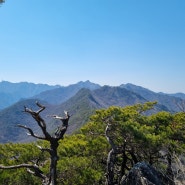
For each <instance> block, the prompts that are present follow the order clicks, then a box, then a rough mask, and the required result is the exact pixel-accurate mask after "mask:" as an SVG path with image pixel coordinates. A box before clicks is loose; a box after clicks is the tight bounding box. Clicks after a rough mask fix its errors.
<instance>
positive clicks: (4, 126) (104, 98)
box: [0, 86, 182, 143]
mask: <svg viewBox="0 0 185 185" xmlns="http://www.w3.org/2000/svg"><path fill="white" fill-rule="evenodd" d="M131 87H133V88H135V89H134V90H128V89H127V88H125V87H110V86H103V87H100V88H98V89H95V90H90V89H86V88H82V89H80V90H79V91H78V92H77V93H76V94H75V95H74V96H72V97H71V98H69V99H68V100H67V101H65V102H63V103H61V104H58V105H51V104H49V103H47V102H46V101H43V100H39V99H38V98H37V99H25V100H22V101H19V102H17V103H15V104H14V105H12V106H10V107H8V108H6V109H4V110H2V111H0V142H1V143H4V142H26V141H30V139H32V137H28V136H26V133H25V130H23V129H21V128H17V127H15V126H16V124H19V123H20V124H25V125H27V126H29V127H30V128H32V129H33V130H34V131H35V132H37V133H38V134H39V135H40V134H42V133H41V131H40V128H39V127H38V125H37V123H36V122H35V121H34V120H33V118H32V117H31V116H30V115H29V114H26V113H24V112H22V111H23V109H24V106H27V107H29V108H32V109H33V110H38V107H36V105H35V101H36V100H37V101H39V102H41V103H42V104H43V105H45V106H46V109H45V110H44V111H43V112H42V114H41V116H42V117H43V119H45V121H46V123H47V128H48V131H49V132H50V133H51V134H52V133H53V132H54V131H55V130H56V128H57V126H58V125H61V121H60V120H56V119H53V118H52V117H51V116H50V115H54V114H55V115H60V116H63V115H64V110H67V111H69V113H70V114H72V116H71V118H70V120H69V128H68V131H67V133H68V134H71V133H73V132H75V131H77V130H78V129H79V128H80V127H81V126H82V125H83V124H85V123H86V122H87V121H88V120H89V117H90V115H92V114H93V113H94V111H95V110H97V109H102V108H107V107H109V106H121V107H124V106H126V105H133V104H136V103H144V102H147V101H154V100H156V98H157V97H160V98H159V100H160V104H159V105H157V106H156V109H155V110H154V112H157V111H162V110H165V111H169V110H172V111H173V112H174V111H175V109H176V104H175V102H177V101H179V102H180V100H181V101H182V99H179V98H175V97H171V96H166V95H162V94H161V95H160V96H159V94H157V95H156V94H155V93H153V92H152V91H149V92H148V90H145V89H142V88H141V89H140V87H139V88H138V89H137V86H136V87H135V86H131ZM131 87H130V88H131ZM139 90H142V91H143V92H142V91H139ZM133 91H135V92H133ZM136 91H138V93H136ZM74 92H75V91H74ZM150 94H151V96H150ZM142 95H145V96H146V97H147V98H145V97H143V96H142ZM56 96H59V95H58V94H56ZM151 97H152V98H151ZM162 97H164V101H162ZM56 98H58V97H56ZM172 98H173V99H172ZM148 99H150V100H148ZM171 100H174V101H172V102H170V101H171ZM168 102H170V103H168ZM163 103H165V104H163ZM166 105H168V106H169V108H170V109H168V108H167V107H166ZM170 105H171V107H170Z"/></svg>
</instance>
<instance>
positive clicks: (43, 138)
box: [17, 124, 46, 140]
mask: <svg viewBox="0 0 185 185" xmlns="http://www.w3.org/2000/svg"><path fill="white" fill-rule="evenodd" d="M17 126H18V127H21V128H24V129H26V130H28V131H29V133H27V135H31V136H33V137H35V138H37V139H42V140H45V139H46V138H45V137H40V136H37V135H36V134H34V132H33V130H32V129H31V128H29V127H27V126H26V125H20V124H18V125H17Z"/></svg>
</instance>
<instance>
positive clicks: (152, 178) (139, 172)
mask: <svg viewBox="0 0 185 185" xmlns="http://www.w3.org/2000/svg"><path fill="white" fill-rule="evenodd" d="M174 184H175V183H174V181H172V180H171V179H170V178H168V177H167V176H166V175H164V174H162V173H160V172H158V171H157V170H156V169H155V168H154V167H152V166H151V165H149V164H147V163H145V162H140V163H137V164H136V165H134V167H133V168H132V169H131V170H130V172H129V173H128V175H127V176H125V177H123V178H122V181H121V185H174Z"/></svg>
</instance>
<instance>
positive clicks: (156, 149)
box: [0, 102, 185, 185]
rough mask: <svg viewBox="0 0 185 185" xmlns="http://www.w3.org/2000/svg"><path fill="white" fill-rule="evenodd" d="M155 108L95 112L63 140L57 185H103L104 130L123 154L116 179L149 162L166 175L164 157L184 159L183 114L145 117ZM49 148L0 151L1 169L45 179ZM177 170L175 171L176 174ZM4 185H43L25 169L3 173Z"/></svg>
mask: <svg viewBox="0 0 185 185" xmlns="http://www.w3.org/2000/svg"><path fill="white" fill-rule="evenodd" d="M155 104H156V102H147V103H145V104H137V105H134V106H127V107H124V108H122V107H115V106H112V107H109V108H107V109H101V110H97V111H96V113H95V114H94V115H92V116H91V118H90V121H89V122H88V123H86V124H85V125H84V126H83V127H82V128H81V130H80V131H79V132H78V133H76V134H74V135H70V136H65V137H64V139H63V140H61V141H60V145H59V147H58V157H59V160H58V165H57V170H58V171H57V175H58V177H57V178H58V179H57V180H58V184H59V185H71V184H73V185H85V184H93V185H98V184H104V182H105V178H106V165H107V155H108V152H109V151H110V149H111V146H110V145H109V143H108V141H107V139H106V135H105V129H106V127H107V125H108V124H109V126H110V127H109V130H108V133H107V134H108V135H109V138H111V139H112V141H113V142H114V144H115V146H116V147H117V149H118V150H119V151H121V152H120V153H118V155H117V156H116V164H115V165H116V166H115V169H116V170H115V173H116V174H117V175H116V176H115V178H117V179H120V178H121V176H123V175H125V174H126V173H127V172H128V171H129V170H130V169H131V168H132V167H133V165H134V164H135V163H137V162H141V161H146V162H148V163H150V164H152V165H154V166H156V167H157V168H160V170H164V171H165V170H166V169H167V162H166V158H165V157H166V154H167V153H168V152H170V153H171V155H174V156H180V155H181V158H182V156H183V155H184V151H185V144H184V143H185V113H184V112H178V113H175V114H172V113H169V112H158V113H155V114H152V115H148V114H145V113H146V112H147V111H148V110H150V109H152V108H153V107H154V106H155ZM36 145H40V146H42V147H43V148H47V147H48V143H47V142H44V141H38V142H34V143H26V144H23V143H22V144H21V143H19V144H13V143H8V144H2V145H0V164H3V165H6V166H8V165H16V164H21V163H28V164H34V162H35V161H36V160H38V159H39V165H40V166H41V169H42V170H43V172H44V173H45V174H47V173H48V171H49V162H50V159H49V155H48V154H47V152H41V151H40V150H39V149H38V148H37V147H36ZM174 169H175V168H174ZM0 184H3V185H11V184H12V185H13V184H14V185H15V184H17V185H18V184H19V185H20V184H21V185H24V184H27V185H31V184H34V185H37V184H38V185H39V184H41V182H40V180H39V179H37V178H36V177H34V176H32V175H30V174H29V173H27V172H26V169H17V170H0Z"/></svg>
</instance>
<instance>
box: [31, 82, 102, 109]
mask: <svg viewBox="0 0 185 185" xmlns="http://www.w3.org/2000/svg"><path fill="white" fill-rule="evenodd" d="M100 87H101V86H100V85H98V84H95V83H92V82H90V81H85V82H82V81H81V82H78V83H76V84H73V85H69V86H66V87H60V88H57V89H53V90H48V91H45V92H42V93H40V94H38V95H36V96H34V98H36V99H40V100H44V101H47V102H48V103H50V104H54V105H59V104H61V103H63V102H65V101H67V100H68V99H69V98H71V97H72V96H74V95H75V94H76V93H77V92H78V91H79V90H80V89H82V88H87V89H90V90H94V89H98V88H100Z"/></svg>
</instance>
